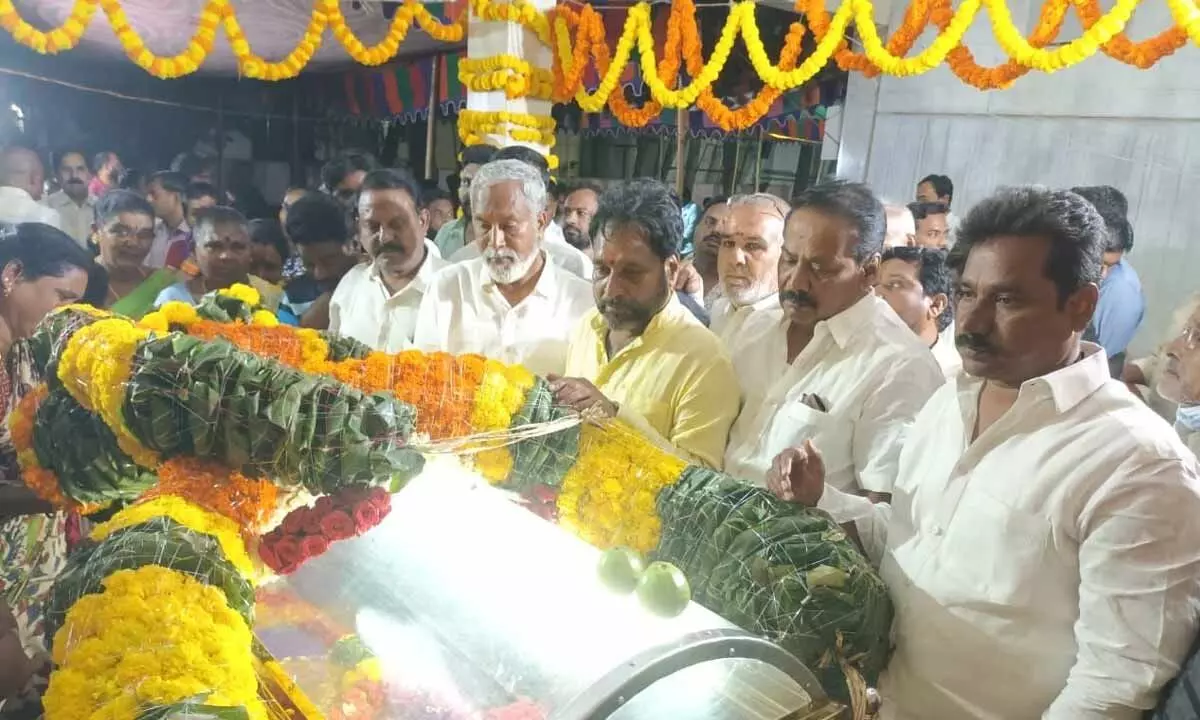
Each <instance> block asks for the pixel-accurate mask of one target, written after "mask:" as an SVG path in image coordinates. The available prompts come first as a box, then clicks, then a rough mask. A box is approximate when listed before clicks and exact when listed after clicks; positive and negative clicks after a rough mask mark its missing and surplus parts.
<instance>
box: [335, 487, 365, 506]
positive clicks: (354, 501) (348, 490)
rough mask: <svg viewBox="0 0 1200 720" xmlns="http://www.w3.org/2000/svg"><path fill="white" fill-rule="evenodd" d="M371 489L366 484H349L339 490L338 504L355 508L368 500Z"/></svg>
mask: <svg viewBox="0 0 1200 720" xmlns="http://www.w3.org/2000/svg"><path fill="white" fill-rule="evenodd" d="M370 491H371V489H370V488H369V487H367V486H366V485H347V486H346V487H344V488H342V489H341V490H338V492H337V501H338V504H340V505H342V506H343V507H345V508H353V507H355V506H357V505H359V504H360V503H362V502H363V501H364V500H366V499H367V497H368V496H369V495H370Z"/></svg>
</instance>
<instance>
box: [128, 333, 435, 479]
mask: <svg viewBox="0 0 1200 720" xmlns="http://www.w3.org/2000/svg"><path fill="white" fill-rule="evenodd" d="M124 415H125V421H126V424H127V426H128V427H129V429H130V431H131V432H132V433H133V434H134V435H135V436H136V437H137V438H138V439H140V440H141V441H142V443H143V444H144V445H146V446H147V447H150V448H152V449H154V450H156V451H158V452H159V453H161V454H162V455H163V456H164V457H172V456H175V455H194V456H196V457H202V458H212V459H215V460H218V461H220V462H222V463H224V464H226V465H228V466H230V467H234V468H240V469H242V470H244V471H246V472H248V473H262V474H265V475H267V476H270V477H272V478H274V479H275V480H276V482H278V483H280V484H283V485H288V484H301V485H303V486H304V487H306V488H307V489H309V490H310V491H312V492H315V493H328V492H332V491H334V490H336V489H338V488H339V487H342V486H343V485H350V484H356V483H357V484H378V483H380V482H385V481H387V480H389V479H391V478H392V477H393V476H397V475H398V476H401V477H404V478H406V479H408V478H411V477H413V476H415V475H416V474H417V473H419V472H420V471H421V468H422V467H423V466H424V458H422V456H421V455H420V453H418V452H416V451H414V450H412V449H410V448H408V447H406V443H407V440H408V437H409V435H410V434H411V432H412V430H413V422H414V418H415V416H416V413H415V411H414V410H413V408H412V407H411V406H409V405H407V404H405V403H403V402H401V401H399V400H397V399H396V397H395V396H394V395H392V394H391V393H375V394H371V395H366V394H364V393H362V392H359V391H357V390H355V389H353V388H350V387H347V386H345V385H342V384H341V383H339V382H337V381H336V380H333V379H331V378H327V377H323V376H314V375H306V374H304V373H301V372H299V371H297V370H293V369H291V368H288V367H285V366H283V365H281V364H279V363H278V362H276V361H274V360H272V359H269V358H259V357H257V356H255V355H253V354H251V353H247V352H244V351H242V350H238V349H237V348H235V347H233V346H232V345H230V344H228V343H225V342H211V343H208V342H204V341H202V340H198V339H196V338H192V337H188V336H185V335H180V334H176V333H173V334H171V335H168V336H165V337H161V338H154V339H151V340H148V341H146V342H144V343H142V344H141V346H140V347H139V348H138V352H137V354H136V356H135V359H134V370H133V373H132V375H131V377H130V380H129V386H128V388H127V389H126V393H125V405H124Z"/></svg>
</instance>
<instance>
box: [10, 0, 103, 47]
mask: <svg viewBox="0 0 1200 720" xmlns="http://www.w3.org/2000/svg"><path fill="white" fill-rule="evenodd" d="M95 14H96V2H95V0H75V4H74V5H72V6H71V12H70V14H69V15H67V19H66V20H64V21H63V23H62V25H59V26H58V27H56V28H54V29H53V30H45V31H43V30H38V29H37V28H35V27H34V26H32V25H30V24H29V23H27V22H25V20H24V19H23V18H22V17H21V14H20V13H19V12H17V8H16V6H15V5H14V4H13V0H0V27H3V28H4V29H5V30H7V31H8V32H9V34H11V35H12V36H13V39H14V40H16V41H17V42H19V43H21V44H22V45H24V46H25V47H28V48H30V49H31V50H34V51H36V52H39V53H43V54H46V53H50V54H54V53H60V52H63V51H64V50H71V49H73V48H74V47H75V46H76V45H78V44H79V40H80V39H81V38H83V33H84V32H85V31H86V30H87V27H88V24H89V23H91V22H92V16H93V15H95Z"/></svg>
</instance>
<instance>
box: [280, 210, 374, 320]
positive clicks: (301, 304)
mask: <svg viewBox="0 0 1200 720" xmlns="http://www.w3.org/2000/svg"><path fill="white" fill-rule="evenodd" d="M284 220H285V222H284V226H283V227H284V232H285V233H286V234H287V236H288V239H289V240H291V241H292V244H293V245H295V246H296V250H297V252H299V254H300V260H301V262H303V263H304V275H305V277H310V278H312V280H313V282H314V283H316V286H317V287H316V289H317V290H318V291H319V294H318V295H317V296H316V297H315V299H312V300H307V297H310V296H311V291H310V289H309V288H303V289H304V290H306V291H307V292H305V298H306V299H305V300H301V299H300V298H296V297H292V296H287V297H286V299H285V300H284V305H285V306H286V307H287V308H288V309H290V310H291V311H292V313H293V314H295V315H296V316H297V317H298V318H299V321H300V325H301V326H302V327H306V328H313V329H315V330H325V329H327V328H328V327H329V322H330V304H331V301H332V299H333V292H334V290H335V289H336V288H337V286H338V283H339V282H341V280H342V278H343V277H345V276H346V273H348V272H350V269H351V268H353V267H354V266H355V265H356V264H357V263H358V258H357V250H356V248H354V246H353V243H351V242H350V234H349V232H348V231H347V229H346V213H345V209H344V208H343V207H342V205H341V203H339V202H338V201H337V200H335V199H334V198H333V197H332V196H330V195H326V194H325V193H319V192H310V193H304V194H302V195H300V196H299V198H297V199H296V200H295V201H294V202H292V203H291V204H289V205H288V206H287V214H286V215H285V216H284Z"/></svg>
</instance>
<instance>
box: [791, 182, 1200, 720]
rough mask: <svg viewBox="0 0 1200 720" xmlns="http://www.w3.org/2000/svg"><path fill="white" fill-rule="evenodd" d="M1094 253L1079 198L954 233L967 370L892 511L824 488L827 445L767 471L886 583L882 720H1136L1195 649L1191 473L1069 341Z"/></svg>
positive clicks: (921, 444)
mask: <svg viewBox="0 0 1200 720" xmlns="http://www.w3.org/2000/svg"><path fill="white" fill-rule="evenodd" d="M1104 234H1105V230H1104V222H1103V220H1102V219H1101V217H1100V216H1099V214H1097V212H1096V210H1095V209H1094V208H1093V207H1092V206H1091V205H1090V204H1089V203H1088V202H1087V201H1086V200H1084V199H1083V198H1082V197H1080V196H1078V195H1076V194H1075V193H1072V192H1068V191H1064V190H1047V189H1045V188H1037V187H1020V188H1008V189H1004V190H1001V191H999V192H997V193H996V194H995V195H993V196H992V197H990V198H987V199H985V200H983V201H982V202H980V203H979V204H978V205H976V206H975V207H974V208H973V209H972V210H971V212H970V213H969V214H968V216H967V218H966V219H965V220H963V222H962V223H961V224H960V225H959V228H958V232H957V236H956V241H955V245H954V249H953V250H952V251H951V254H950V266H951V268H952V270H953V271H954V273H955V276H956V284H955V294H956V296H957V302H956V313H957V322H958V338H957V342H958V346H959V349H960V351H961V353H962V359H963V369H964V371H965V373H964V374H961V375H959V376H958V377H957V378H955V379H954V380H952V381H950V382H948V383H946V384H945V385H944V386H943V387H942V388H941V389H940V390H938V392H937V393H936V394H935V395H934V396H933V397H932V398H931V399H930V400H929V402H928V403H927V404H926V405H925V407H924V408H923V409H922V410H921V412H920V414H919V415H918V416H917V418H916V422H915V423H914V425H913V427H912V429H911V431H910V432H909V433H908V436H907V439H906V442H905V443H904V446H903V450H902V451H901V456H900V464H899V473H898V475H897V479H896V484H895V491H894V496H893V499H892V502H891V503H890V504H887V503H880V504H872V503H870V502H868V501H866V500H865V499H863V498H860V497H856V496H854V495H851V494H848V493H844V492H841V491H840V490H839V489H837V488H835V487H833V486H831V485H829V484H828V483H827V475H828V474H827V471H826V468H827V467H828V465H829V462H828V460H827V458H828V457H829V456H828V453H827V452H826V451H825V450H824V448H815V447H814V446H813V445H811V444H805V445H804V446H803V447H794V448H791V449H788V450H786V451H784V452H783V453H781V454H780V456H779V457H778V458H776V460H775V462H774V463H773V465H772V472H771V479H770V482H769V486H770V487H771V489H772V490H773V491H774V492H775V493H776V494H777V495H778V496H779V497H781V498H783V499H785V500H791V501H795V502H799V503H803V504H805V505H809V506H816V507H819V508H822V509H824V510H826V511H828V512H829V513H830V514H831V515H832V516H833V517H834V519H835V520H838V521H839V522H844V523H853V525H851V526H849V527H850V528H851V529H852V530H853V531H854V532H855V533H856V534H857V536H858V537H859V538H860V539H861V541H862V544H863V546H864V548H865V550H866V552H867V555H868V556H869V557H870V558H871V559H872V560H873V561H874V562H876V563H879V564H880V573H881V574H882V576H883V579H884V580H885V581H886V583H887V585H888V588H889V590H890V592H891V596H892V600H893V603H894V604H895V608H896V618H895V624H894V626H893V632H894V634H895V642H896V648H895V654H894V655H893V657H892V659H891V664H890V666H889V667H888V671H887V674H885V676H884V678H883V682H882V683H881V690H882V692H883V695H884V707H885V708H890V710H889V711H885V716H886V713H887V712H890V713H892V717H894V718H897V719H899V720H910V719H912V720H915V719H918V718H919V719H921V720H925V719H928V718H1038V717H1040V718H1045V719H1046V720H1081V719H1089V718H1096V719H1097V720H1099V719H1100V718H1106V719H1110V718H1130V719H1133V718H1140V717H1141V711H1142V710H1144V709H1146V708H1149V707H1151V706H1152V705H1153V704H1154V700H1155V696H1156V694H1157V692H1158V689H1159V688H1160V687H1161V686H1162V685H1163V683H1165V682H1166V681H1167V680H1169V679H1170V678H1171V677H1172V676H1173V675H1175V673H1176V672H1177V671H1178V670H1179V662H1180V660H1182V659H1183V657H1184V654H1185V652H1186V651H1187V649H1188V646H1189V645H1190V644H1191V643H1192V640H1193V638H1194V637H1195V633H1196V627H1197V619H1198V618H1197V613H1198V608H1200V522H1196V518H1197V517H1200V480H1198V478H1197V465H1196V458H1195V456H1194V455H1192V454H1191V453H1190V452H1188V450H1187V448H1185V447H1184V446H1183V444H1182V443H1181V442H1180V440H1179V438H1178V437H1176V436H1175V434H1174V433H1173V432H1172V431H1171V428H1170V427H1169V426H1168V425H1167V424H1166V423H1165V422H1163V421H1162V419H1161V418H1159V417H1158V416H1157V415H1155V414H1154V412H1153V411H1151V410H1150V409H1149V408H1147V407H1146V406H1145V404H1143V403H1142V402H1141V401H1140V400H1139V399H1137V398H1136V397H1134V396H1133V394H1132V393H1130V392H1129V391H1128V390H1127V389H1126V388H1125V386H1124V385H1123V384H1121V383H1120V382H1118V381H1115V380H1112V379H1111V378H1110V377H1109V374H1108V366H1107V361H1106V358H1105V355H1104V352H1103V350H1101V349H1100V348H1099V347H1098V346H1096V345H1093V344H1091V343H1088V342H1083V341H1082V340H1081V336H1082V334H1083V331H1084V329H1085V328H1086V327H1087V326H1088V322H1089V321H1090V320H1091V317H1092V313H1093V312H1094V311H1095V309H1096V302H1097V298H1098V296H1099V289H1098V287H1097V285H1098V283H1099V282H1100V267H1101V259H1100V258H1101V251H1102V246H1103V241H1104Z"/></svg>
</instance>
